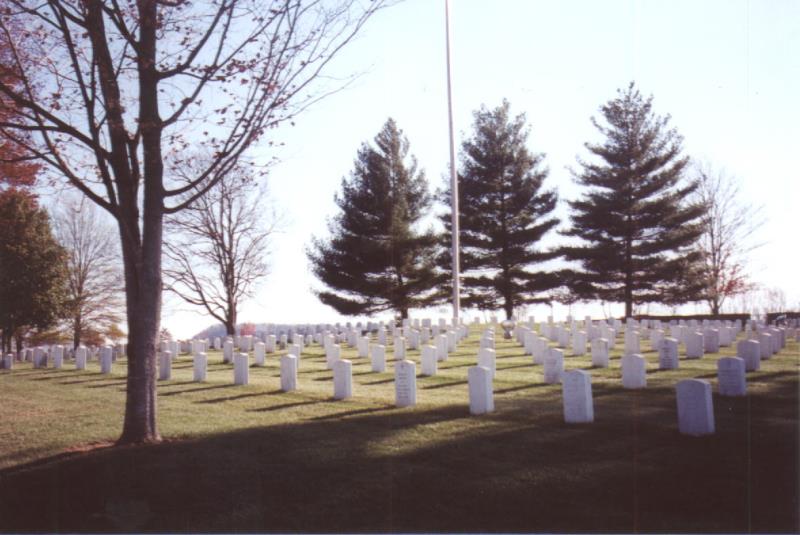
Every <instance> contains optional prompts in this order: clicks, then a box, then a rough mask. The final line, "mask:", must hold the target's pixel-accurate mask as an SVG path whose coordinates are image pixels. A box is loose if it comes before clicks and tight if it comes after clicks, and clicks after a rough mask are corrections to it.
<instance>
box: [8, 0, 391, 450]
mask: <svg viewBox="0 0 800 535" xmlns="http://www.w3.org/2000/svg"><path fill="white" fill-rule="evenodd" d="M384 4H385V1H384V0H376V1H372V2H368V3H364V2H361V1H360V0H341V1H337V2H329V1H325V0H275V1H272V2H269V3H267V2H264V1H261V0H210V1H207V2H189V1H185V0H175V1H159V0H137V1H136V2H117V1H116V0H112V1H104V0H83V1H77V0H48V1H46V2H28V1H26V0H0V47H2V49H3V50H4V51H6V52H7V56H8V60H7V61H3V62H2V64H1V65H0V69H2V72H0V74H4V73H12V74H13V76H10V77H5V76H0V95H1V96H3V97H4V98H5V99H7V100H8V101H9V102H12V103H13V104H14V106H15V107H16V109H17V110H19V112H18V113H15V114H14V115H12V116H8V117H3V118H2V119H0V136H2V137H4V138H5V139H7V140H11V141H13V142H15V143H17V144H18V145H20V146H22V147H24V149H25V151H26V152H25V154H23V155H22V156H21V157H25V158H37V159H39V160H40V162H43V163H45V164H47V166H49V169H50V170H51V172H53V176H54V177H56V178H57V179H63V178H66V180H67V181H68V182H69V184H71V185H72V186H74V187H75V188H77V189H78V190H79V191H81V192H82V193H83V194H84V195H85V196H86V197H88V198H89V199H91V200H92V201H93V202H94V203H96V204H97V205H99V206H101V207H102V208H104V209H105V210H106V211H108V212H109V213H110V214H111V215H112V216H113V217H114V218H115V219H116V222H117V225H118V227H119V234H120V241H121V246H122V247H121V249H122V258H123V266H124V273H125V293H126V307H127V308H126V313H127V321H128V329H129V334H128V348H129V351H128V355H129V360H128V375H127V389H126V392H127V394H126V404H125V419H124V423H123V429H122V435H121V437H120V439H119V443H140V442H154V441H159V440H160V435H159V433H158V426H157V399H156V341H157V336H158V333H159V331H160V321H161V303H162V293H161V292H162V275H161V255H162V234H163V218H164V215H165V214H174V213H177V212H179V211H181V210H183V209H185V208H187V207H188V206H190V205H191V204H192V203H194V202H195V201H196V200H197V199H199V198H201V197H202V196H204V195H205V194H206V193H207V192H208V191H209V190H210V189H211V188H213V187H214V185H215V184H216V183H217V182H218V181H219V180H220V178H221V177H223V176H225V175H226V174H227V173H228V171H230V169H232V168H233V167H234V166H235V164H236V163H237V161H238V160H239V158H240V157H241V156H242V155H243V154H244V152H245V151H246V150H247V149H248V148H249V147H250V146H251V145H252V144H253V143H255V142H257V141H258V140H260V139H261V138H263V137H264V135H265V134H266V133H267V132H268V131H269V130H270V129H272V128H274V127H276V126H277V125H279V124H281V123H282V122H283V121H286V120H288V119H290V118H292V117H294V116H295V115H296V114H297V113H299V112H300V111H302V110H304V109H305V108H306V107H307V106H309V105H310V104H312V103H313V102H315V101H316V100H318V99H319V98H321V97H323V96H325V95H326V94H328V93H329V92H330V91H329V90H331V88H328V87H323V86H321V85H319V84H314V82H315V80H319V79H320V73H321V72H322V70H323V69H324V68H325V67H326V66H327V65H328V64H329V63H330V61H331V59H332V58H334V57H335V56H336V55H337V53H338V52H339V51H341V49H342V47H344V46H346V45H347V44H348V43H349V42H350V41H351V40H352V39H353V37H354V36H355V35H356V33H357V32H358V31H359V30H360V29H361V28H362V27H363V25H364V24H365V23H366V21H367V20H368V19H369V18H370V16H371V15H372V14H374V13H375V11H376V10H378V9H379V8H380V7H382V6H383V5H384ZM8 79H13V82H10V81H8ZM339 87H340V86H339ZM334 89H335V88H334ZM26 134H30V135H31V138H30V139H31V140H33V141H29V140H28V139H27V138H26ZM190 146H191V147H193V148H201V149H203V150H205V151H208V152H209V153H211V154H213V155H214V157H213V159H212V160H211V161H210V162H209V165H208V166H207V167H206V168H205V169H203V170H202V171H200V172H198V173H197V175H196V176H195V177H193V179H192V180H191V181H190V182H188V183H186V182H178V183H176V182H175V181H173V180H172V179H171V176H173V175H174V171H175V169H178V168H180V167H181V166H182V165H183V164H184V163H185V161H184V160H185V157H184V155H185V151H186V149H187V148H188V147H190Z"/></svg>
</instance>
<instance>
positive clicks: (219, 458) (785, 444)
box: [0, 372, 800, 532]
mask: <svg viewBox="0 0 800 535" xmlns="http://www.w3.org/2000/svg"><path fill="white" fill-rule="evenodd" d="M770 379H771V388H770V389H769V391H766V392H763V393H760V394H756V395H752V396H749V397H748V398H747V399H732V400H725V401H724V402H723V401H722V400H719V398H717V397H715V400H714V401H715V414H716V416H717V433H716V434H715V435H711V436H707V437H686V436H681V435H679V434H678V433H677V423H676V417H675V406H674V389H673V388H671V387H663V388H653V389H648V390H645V391H626V390H624V389H621V388H620V387H616V386H614V387H612V386H608V387H598V388H597V391H596V396H595V415H596V417H597V421H596V423H594V424H589V425H568V424H565V423H563V420H562V415H561V405H560V403H559V395H558V392H557V388H554V389H553V390H554V391H553V392H550V391H546V390H542V392H541V393H537V394H536V395H533V396H525V397H524V398H519V399H517V398H515V399H512V400H506V401H503V403H502V405H501V407H502V408H503V410H502V411H498V412H497V413H493V414H487V415H483V416H480V417H470V416H469V415H468V409H467V406H466V404H465V403H462V404H459V405H447V406H440V407H434V408H427V407H421V406H418V407H415V408H408V409H394V408H393V407H390V406H388V405H387V406H386V407H366V408H364V407H363V405H355V404H354V405H350V404H348V402H347V401H343V402H337V407H338V404H339V403H341V408H342V409H344V412H340V413H338V414H331V415H324V416H321V417H317V418H316V419H313V418H312V419H311V420H304V421H301V422H291V423H280V424H275V425H271V426H262V427H249V428H245V429H238V430H235V431H232V432H226V433H219V434H212V435H205V436H200V437H197V438H190V439H186V440H179V441H167V442H165V443H162V444H157V445H151V446H137V447H121V448H102V449H96V450H91V451H85V452H80V453H62V454H57V455H54V456H52V457H49V458H46V459H41V460H39V461H35V462H32V463H28V464H24V465H19V466H15V467H13V468H9V469H4V470H0V531H46V532H55V531H73V532H78V531H84V532H85V531H95V532H96V531H108V532H114V531H138V532H152V531H160V532H164V531H182V532H187V531H190V532H191V531H194V532H201V531H202V532H220V531H282V532H290V531H291V532H297V531H299V532H331V531H333V532H365V531H381V532H395V531H403V532H409V531H427V532H431V531H433V532H436V531H449V532H464V531H470V532H496V531H507V532H529V531H553V532H564V531H570V532H598V531H611V532H637V531H652V532H655V531H673V532H685V531H693V532H746V531H756V532H766V531H782V532H797V531H798V528H800V518H799V517H798V514H799V513H798V510H797V507H796V504H797V500H798V497H800V492H798V486H799V485H800V483H798V481H797V477H796V476H797V473H798V468H799V466H798V463H799V461H798V459H800V455H798V452H799V451H800V448H799V445H798V442H799V441H800V438H799V437H800V435H799V434H798V410H799V409H798V407H800V404H799V403H798V402H800V399H798V397H799V391H798V377H797V374H796V373H792V372H780V373H778V374H774V376H773V377H771V378H770ZM219 386H225V387H227V386H229V385H219ZM526 386H527V385H526ZM537 386H539V385H531V388H535V387H537ZM541 386H552V385H544V384H543V383H542V384H541ZM251 395H264V393H263V392H260V393H258V394H251ZM226 399H228V398H226ZM718 402H719V405H717V403H718ZM315 403H328V400H303V401H297V402H292V403H285V404H283V405H276V406H273V407H265V408H264V409H263V411H264V412H266V411H268V410H275V411H277V410H280V409H281V408H290V406H295V407H299V406H300V405H301V404H304V405H312V404H315ZM229 409H230V410H235V409H233V407H231V408H229ZM251 410H252V411H253V412H262V411H260V410H259V409H251ZM32 497H35V498H36V499H31V498H32ZM487 497H491V499H487ZM575 504H580V507H575ZM403 512H410V513H408V514H405V513H403Z"/></svg>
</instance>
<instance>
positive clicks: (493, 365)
mask: <svg viewBox="0 0 800 535" xmlns="http://www.w3.org/2000/svg"><path fill="white" fill-rule="evenodd" d="M478 366H482V367H484V368H488V369H489V372H490V373H491V374H492V380H494V376H495V375H496V374H497V353H496V352H495V350H494V349H489V348H488V347H484V348H483V349H479V350H478Z"/></svg>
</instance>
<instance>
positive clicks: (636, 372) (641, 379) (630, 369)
mask: <svg viewBox="0 0 800 535" xmlns="http://www.w3.org/2000/svg"><path fill="white" fill-rule="evenodd" d="M622 387H623V388H645V387H647V361H645V360H644V357H643V356H641V355H625V356H624V357H622Z"/></svg>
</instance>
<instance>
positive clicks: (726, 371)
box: [717, 357, 747, 396]
mask: <svg viewBox="0 0 800 535" xmlns="http://www.w3.org/2000/svg"><path fill="white" fill-rule="evenodd" d="M744 371H745V362H744V359H740V358H739V357H722V358H721V359H719V360H718V361H717V380H718V382H719V393H720V395H721V396H745V395H747V380H746V379H745V375H744Z"/></svg>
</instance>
